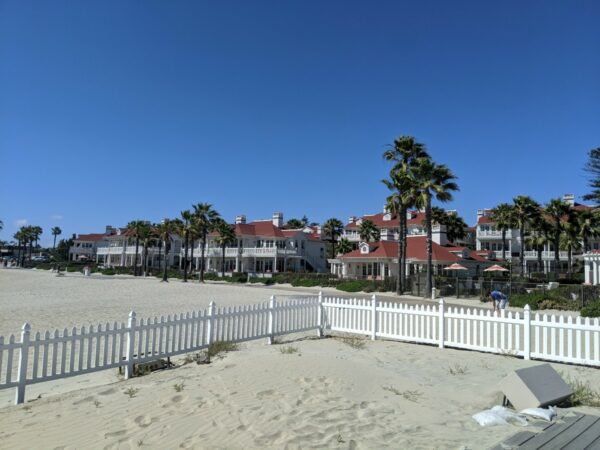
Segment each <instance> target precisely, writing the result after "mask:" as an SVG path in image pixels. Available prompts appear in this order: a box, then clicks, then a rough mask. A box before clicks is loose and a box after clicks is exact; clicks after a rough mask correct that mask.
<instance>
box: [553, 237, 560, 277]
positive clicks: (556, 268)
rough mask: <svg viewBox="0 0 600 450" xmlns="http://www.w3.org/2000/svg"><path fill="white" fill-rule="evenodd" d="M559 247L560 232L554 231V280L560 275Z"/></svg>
mask: <svg viewBox="0 0 600 450" xmlns="http://www.w3.org/2000/svg"><path fill="white" fill-rule="evenodd" d="M559 246H560V231H556V232H555V234H554V273H555V275H556V279H557V280H558V274H559V273H560V256H559V253H558V252H559Z"/></svg>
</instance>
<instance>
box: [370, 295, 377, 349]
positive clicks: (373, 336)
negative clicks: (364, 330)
mask: <svg viewBox="0 0 600 450" xmlns="http://www.w3.org/2000/svg"><path fill="white" fill-rule="evenodd" d="M376 338H377V297H376V296H375V294H373V297H371V340H372V341H374V340H375V339H376Z"/></svg>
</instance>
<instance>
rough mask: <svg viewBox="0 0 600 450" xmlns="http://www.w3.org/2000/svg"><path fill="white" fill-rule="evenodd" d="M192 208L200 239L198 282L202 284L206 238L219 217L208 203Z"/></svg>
mask: <svg viewBox="0 0 600 450" xmlns="http://www.w3.org/2000/svg"><path fill="white" fill-rule="evenodd" d="M193 206H194V220H195V222H196V227H197V230H198V237H199V239H200V245H201V248H200V262H201V266H200V282H201V283H204V254H205V252H206V237H207V236H208V233H210V232H211V231H212V229H213V227H214V224H215V222H216V221H217V219H219V218H220V217H221V216H220V215H219V213H218V212H217V211H216V210H214V209H213V207H212V205H211V204H210V203H198V204H196V205H193Z"/></svg>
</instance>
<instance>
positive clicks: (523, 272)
mask: <svg viewBox="0 0 600 450" xmlns="http://www.w3.org/2000/svg"><path fill="white" fill-rule="evenodd" d="M519 235H520V236H521V251H520V255H519V256H520V260H521V261H520V262H521V276H522V277H524V276H525V226H524V225H521V226H520V227H519Z"/></svg>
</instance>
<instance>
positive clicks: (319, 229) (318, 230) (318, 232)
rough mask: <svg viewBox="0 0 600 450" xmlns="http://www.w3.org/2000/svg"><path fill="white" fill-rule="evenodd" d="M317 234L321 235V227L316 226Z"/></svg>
mask: <svg viewBox="0 0 600 450" xmlns="http://www.w3.org/2000/svg"><path fill="white" fill-rule="evenodd" d="M317 234H321V225H317Z"/></svg>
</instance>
